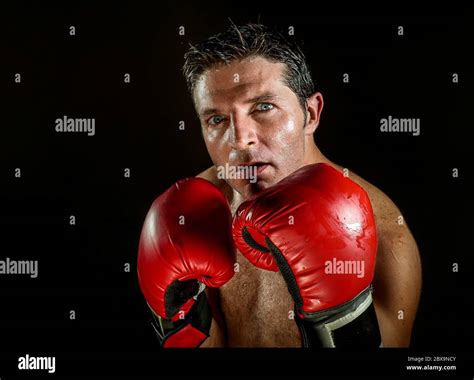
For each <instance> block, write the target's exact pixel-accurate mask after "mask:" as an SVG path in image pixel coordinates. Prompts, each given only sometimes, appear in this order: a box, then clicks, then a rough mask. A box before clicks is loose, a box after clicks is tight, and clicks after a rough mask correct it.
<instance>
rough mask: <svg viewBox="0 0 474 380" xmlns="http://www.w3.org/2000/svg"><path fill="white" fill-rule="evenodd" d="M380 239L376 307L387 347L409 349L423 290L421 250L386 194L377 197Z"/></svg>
mask: <svg viewBox="0 0 474 380" xmlns="http://www.w3.org/2000/svg"><path fill="white" fill-rule="evenodd" d="M373 203H374V211H375V214H376V220H377V230H378V236H379V243H378V253H377V261H376V266H375V277H374V304H375V309H376V312H377V318H378V321H379V326H380V332H381V335H382V343H383V346H384V347H407V346H409V344H410V339H411V332H412V328H413V323H414V320H415V316H416V311H417V308H418V303H419V299H420V291H421V260H420V255H419V252H418V247H417V244H416V242H415V239H414V238H413V235H412V234H411V232H410V230H409V228H408V226H407V224H406V222H405V220H404V219H403V216H402V214H401V212H400V210H399V209H398V207H397V206H396V205H395V204H394V203H393V202H392V201H391V200H390V198H388V197H387V196H386V195H385V194H383V193H381V194H379V195H378V196H376V197H375V198H374V201H373Z"/></svg>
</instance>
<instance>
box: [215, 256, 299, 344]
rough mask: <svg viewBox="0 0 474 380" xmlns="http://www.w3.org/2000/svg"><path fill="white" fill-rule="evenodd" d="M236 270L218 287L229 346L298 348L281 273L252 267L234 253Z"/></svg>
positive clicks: (290, 302)
mask: <svg viewBox="0 0 474 380" xmlns="http://www.w3.org/2000/svg"><path fill="white" fill-rule="evenodd" d="M236 269H237V271H236V273H235V275H234V277H233V278H232V280H231V281H230V282H229V283H228V284H226V285H225V286H223V287H222V288H220V300H221V308H222V313H223V316H224V319H225V322H226V327H227V341H228V345H229V346H231V347H300V346H301V341H300V336H299V332H298V328H297V326H296V323H295V321H294V320H293V318H292V314H293V300H292V299H291V296H290V294H289V292H288V289H287V287H286V284H285V281H284V280H283V277H282V276H281V274H280V273H279V272H278V273H275V272H270V271H264V270H262V269H259V268H256V267H255V266H253V265H252V264H251V263H249V262H248V261H247V259H245V257H243V256H242V254H241V253H240V252H237V267H236Z"/></svg>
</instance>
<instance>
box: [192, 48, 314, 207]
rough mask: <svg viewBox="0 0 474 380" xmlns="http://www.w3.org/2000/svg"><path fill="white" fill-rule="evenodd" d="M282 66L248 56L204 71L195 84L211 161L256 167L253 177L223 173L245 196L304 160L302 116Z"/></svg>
mask: <svg viewBox="0 0 474 380" xmlns="http://www.w3.org/2000/svg"><path fill="white" fill-rule="evenodd" d="M284 68H285V65H284V64H282V63H275V62H270V61H268V60H267V59H265V58H262V57H253V58H247V59H244V60H242V61H237V60H236V61H233V62H231V64H229V65H220V66H218V67H216V68H213V69H211V70H208V71H206V72H204V74H203V75H202V76H201V77H200V79H199V80H198V82H197V83H196V87H195V90H194V101H195V105H196V110H197V113H198V116H199V118H200V121H201V126H202V133H203V137H204V141H205V143H206V146H207V150H208V152H209V155H210V156H211V159H212V161H213V163H214V164H215V165H216V167H217V168H219V167H225V166H226V165H228V166H229V167H232V166H234V168H235V167H239V168H240V169H242V167H245V166H247V165H255V166H256V169H257V172H256V173H257V178H256V181H255V178H254V179H253V180H250V179H235V178H234V179H232V178H230V179H229V178H226V181H227V182H228V183H229V185H230V186H232V187H233V188H234V189H236V190H237V191H238V192H239V193H240V194H242V195H243V196H244V197H245V198H248V197H250V196H252V195H253V194H256V193H258V192H259V191H261V190H262V189H265V188H267V187H269V186H271V185H273V184H275V183H276V182H278V181H280V180H281V179H283V178H285V177H286V176H287V175H289V174H291V173H292V172H294V171H295V170H296V169H298V168H299V167H301V166H302V165H303V162H304V148H305V145H304V143H305V137H304V136H305V134H304V121H305V117H304V113H303V109H302V108H301V105H300V103H299V101H298V98H297V96H296V94H295V93H294V92H293V91H292V90H291V89H290V88H289V87H287V86H286V85H285V83H284V80H283V73H284ZM247 172H249V171H248V170H247ZM252 182H254V183H252Z"/></svg>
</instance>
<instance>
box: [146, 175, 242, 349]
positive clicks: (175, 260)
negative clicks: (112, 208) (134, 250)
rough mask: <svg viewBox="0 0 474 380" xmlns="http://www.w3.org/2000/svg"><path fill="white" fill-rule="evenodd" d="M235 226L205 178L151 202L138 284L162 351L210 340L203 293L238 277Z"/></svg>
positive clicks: (172, 189)
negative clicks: (151, 317)
mask: <svg viewBox="0 0 474 380" xmlns="http://www.w3.org/2000/svg"><path fill="white" fill-rule="evenodd" d="M231 223H232V216H231V213H230V210H229V207H228V203H227V200H226V199H225V197H224V195H223V193H222V192H221V191H220V190H219V189H218V188H217V187H216V186H214V185H213V184H212V183H210V182H209V181H206V180H204V179H201V178H187V179H184V180H181V181H179V182H177V183H176V184H174V185H173V186H172V187H170V188H169V189H168V190H167V191H166V192H165V193H163V194H162V195H160V196H159V197H158V198H157V199H156V200H155V201H154V202H153V204H152V206H151V208H150V211H149V212H148V215H147V216H146V219H145V223H144V225H143V228H142V233H141V237H140V244H139V252H138V280H139V285H140V288H141V290H142V292H143V295H144V296H145V299H146V301H147V303H148V305H149V306H150V308H151V309H152V311H153V312H154V323H153V326H154V328H155V331H156V332H157V334H158V337H159V339H160V342H161V345H162V346H163V347H198V346H199V345H200V344H201V343H202V342H203V341H204V340H205V339H206V338H207V337H208V336H209V329H210V325H211V321H212V315H211V312H210V308H209V305H208V303H207V299H206V295H205V292H203V290H204V288H205V286H210V287H213V288H218V287H221V286H222V285H224V284H225V283H226V282H227V281H229V280H230V279H231V278H232V276H233V274H234V261H235V259H234V256H235V253H234V246H233V242H232V235H231V233H232V232H231Z"/></svg>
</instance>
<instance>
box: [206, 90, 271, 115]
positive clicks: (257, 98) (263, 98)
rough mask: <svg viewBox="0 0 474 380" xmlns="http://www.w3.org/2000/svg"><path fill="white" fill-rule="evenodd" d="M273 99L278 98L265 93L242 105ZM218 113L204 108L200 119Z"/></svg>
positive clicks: (216, 110) (214, 109) (215, 110)
mask: <svg viewBox="0 0 474 380" xmlns="http://www.w3.org/2000/svg"><path fill="white" fill-rule="evenodd" d="M275 98H278V97H277V96H276V95H274V94H272V93H270V92H266V93H263V94H260V95H257V96H254V97H253V98H250V99H247V100H246V101H245V102H244V103H247V104H253V103H259V102H264V101H268V100H273V99H275ZM217 113H219V110H218V109H216V108H205V109H204V110H203V111H202V112H201V113H200V115H201V117H206V116H209V115H213V114H217Z"/></svg>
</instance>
